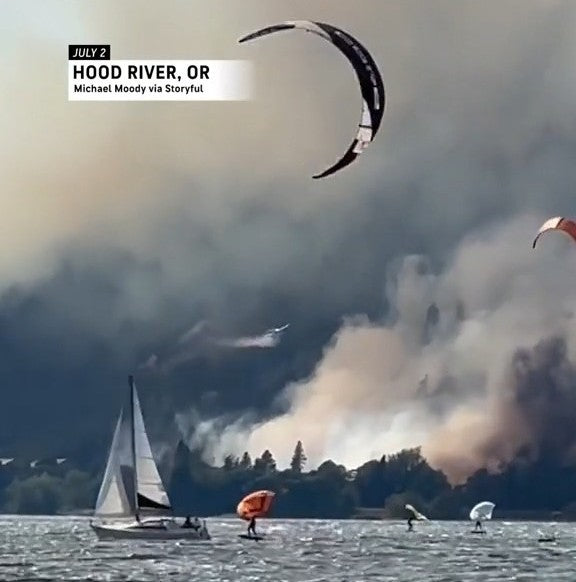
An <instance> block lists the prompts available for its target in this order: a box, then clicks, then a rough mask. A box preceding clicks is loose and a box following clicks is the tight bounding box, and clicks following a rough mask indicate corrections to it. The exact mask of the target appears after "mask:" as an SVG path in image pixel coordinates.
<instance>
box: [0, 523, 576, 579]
mask: <svg viewBox="0 0 576 582" xmlns="http://www.w3.org/2000/svg"><path fill="white" fill-rule="evenodd" d="M208 527H209V528H210V532H211V533H212V535H213V538H214V539H213V541H211V542H203V543H198V542H196V543H195V542H120V541H117V542H99V541H98V540H97V539H96V537H95V536H94V534H93V533H92V532H91V530H90V529H89V528H88V521H87V520H86V519H83V518H44V517H42V518H29V517H1V518H0V580H2V581H10V580H58V581H66V580H84V581H92V580H114V581H116V580H138V581H141V582H144V581H148V580H154V581H157V580H162V581H164V580H167V581H172V580H173V581H180V580H186V581H190V580H194V581H195V582H211V581H219V582H227V581H234V582H240V581H251V582H260V581H271V582H272V581H273V582H283V581H286V582H312V581H324V580H329V581H330V582H361V581H364V580H366V581H376V580H378V581H408V580H409V581H410V582H422V581H435V582H440V581H442V582H452V581H453V582H464V581H469V580H482V582H491V581H493V580H498V581H500V580H543V581H556V580H566V581H570V582H574V581H576V561H575V560H576V524H566V523H561V524H542V523H538V524H536V523H507V522H491V523H489V524H488V528H487V529H488V533H487V535H485V536H481V535H471V534H470V533H469V532H470V530H471V529H472V528H471V524H470V523H469V522H437V523H429V524H421V523H418V524H416V531H414V532H412V533H408V532H406V525H405V524H404V523H403V522H393V521H392V522H390V521H382V522H374V521H314V520H268V521H266V522H264V521H262V523H261V525H260V524H259V527H260V529H261V530H262V531H263V532H265V533H266V534H267V535H268V537H267V539H266V540H265V541H264V542H253V541H243V540H241V539H239V538H238V537H237V535H236V534H237V533H239V532H241V531H242V530H243V524H242V523H240V522H239V521H238V520H208ZM539 531H544V532H554V533H555V534H556V536H557V541H556V542H554V543H547V544H545V543H538V535H539Z"/></svg>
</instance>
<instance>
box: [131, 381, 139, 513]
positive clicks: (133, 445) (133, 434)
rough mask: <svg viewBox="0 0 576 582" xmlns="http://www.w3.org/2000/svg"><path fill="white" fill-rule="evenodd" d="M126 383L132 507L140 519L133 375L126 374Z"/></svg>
mask: <svg viewBox="0 0 576 582" xmlns="http://www.w3.org/2000/svg"><path fill="white" fill-rule="evenodd" d="M128 383H129V384H130V420H131V426H130V435H131V436H130V443H131V445H130V448H131V453H132V466H133V467H134V479H133V485H134V507H135V512H136V521H140V512H139V511H138V510H139V507H138V464H137V462H136V423H135V421H134V392H135V390H136V388H135V386H134V376H132V375H130V376H128Z"/></svg>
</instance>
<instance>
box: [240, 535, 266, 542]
mask: <svg viewBox="0 0 576 582" xmlns="http://www.w3.org/2000/svg"><path fill="white" fill-rule="evenodd" d="M238 537H239V538H242V539H243V540H254V541H255V542H259V541H262V540H263V539H264V536H259V535H255V536H249V535H248V534H238Z"/></svg>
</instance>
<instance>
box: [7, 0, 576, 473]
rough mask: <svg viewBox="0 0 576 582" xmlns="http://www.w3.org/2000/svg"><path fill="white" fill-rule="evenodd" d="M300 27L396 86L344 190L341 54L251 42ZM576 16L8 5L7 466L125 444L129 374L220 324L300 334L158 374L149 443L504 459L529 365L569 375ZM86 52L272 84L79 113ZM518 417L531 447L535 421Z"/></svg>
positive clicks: (526, 10) (353, 102)
mask: <svg viewBox="0 0 576 582" xmlns="http://www.w3.org/2000/svg"><path fill="white" fill-rule="evenodd" d="M218 4H221V6H220V7H219V8H218V7H215V5H218ZM520 14H521V18H520V17H519V15H520ZM287 19H312V20H320V21H325V22H329V23H332V24H334V25H335V26H339V27H341V28H343V29H345V30H347V31H349V32H350V33H352V34H353V35H355V36H356V37H357V38H358V39H359V40H360V41H361V42H362V44H363V45H364V46H366V47H367V49H368V50H369V51H370V52H371V54H372V55H373V57H374V58H375V60H376V62H377V63H378V64H379V67H380V69H381V72H382V76H383V78H384V83H385V87H386V95H387V103H386V111H385V113H384V118H383V122H382V126H381V129H380V133H379V134H378V136H377V138H376V139H375V141H374V142H373V143H372V144H371V146H370V147H369V148H368V150H367V151H366V152H364V153H363V154H362V156H360V158H359V159H358V160H357V161H356V162H355V163H354V164H353V165H351V166H350V167H348V168H346V170H344V171H342V172H339V173H338V174H336V175H334V176H332V177H330V178H327V179H324V180H319V181H313V180H311V179H310V176H311V175H312V173H314V172H315V171H316V170H317V169H318V168H321V167H324V166H328V165H329V164H330V163H332V162H333V161H335V160H336V159H337V158H338V156H339V155H340V154H341V153H342V151H343V148H345V147H346V146H347V144H348V143H349V141H350V139H351V137H352V136H353V135H354V133H355V131H356V126H357V122H358V117H359V114H360V96H359V91H358V87H357V84H356V81H355V77H354V73H353V71H352V70H351V68H350V66H349V64H348V63H347V61H346V59H344V58H343V57H342V55H340V54H339V53H338V51H336V50H335V49H334V48H333V47H331V46H330V45H329V44H328V43H326V42H323V41H322V39H319V38H316V37H314V36H313V35H306V34H304V33H301V34H298V33H297V32H292V33H286V34H282V35H280V34H279V35H276V36H275V37H270V38H265V39H259V40H258V41H256V42H254V43H251V44H250V46H248V45H246V46H243V45H238V44H237V42H236V41H237V39H238V38H239V37H240V36H242V35H244V34H247V33H249V32H251V31H253V30H256V29H258V28H261V27H262V26H266V25H268V24H273V23H276V22H280V21H282V20H287ZM575 20H576V8H575V7H574V6H573V3H571V2H569V1H565V2H564V1H552V0H550V1H546V2H536V1H534V2H532V1H525V0H522V1H520V0H518V1H511V2H507V3H506V4H505V5H502V4H501V3H499V2H496V1H488V2H483V3H482V4H480V3H472V2H466V1H458V0H450V1H449V0H434V1H432V2H428V3H426V4H424V3H423V2H416V1H404V2H388V1H386V2H383V1H380V0H374V1H372V2H369V1H361V2H356V3H354V4H351V3H349V2H344V1H342V2H340V1H334V2H331V3H329V4H328V3H325V2H319V1H311V0H306V1H304V0H298V1H295V2H292V3H291V4H290V6H289V7H287V6H286V4H285V3H283V2H277V1H264V0H262V1H259V0H250V1H245V2H243V3H242V4H241V5H239V6H235V5H234V6H231V5H230V4H224V3H219V2H216V3H215V2H212V3H211V4H210V7H209V8H208V7H207V4H206V3H204V2H189V3H186V4H182V3H180V2H167V3H165V2H164V3H156V4H148V5H146V6H144V5H142V4H140V3H136V2H134V1H128V2H123V3H122V4H120V5H119V4H118V3H114V2H111V1H104V2H100V3H98V4H97V5H91V6H88V5H82V4H79V3H75V2H72V1H60V2H51V1H50V2H45V1H43V2H40V1H29V0H26V1H23V2H19V3H15V2H14V3H3V4H2V6H1V7H0V32H1V34H0V49H1V50H0V53H1V54H2V56H1V57H0V59H1V60H0V74H1V75H2V77H3V83H2V84H1V86H0V103H1V107H0V120H1V122H0V124H1V126H2V128H3V131H2V134H1V135H0V153H1V154H2V172H0V200H1V202H2V205H3V209H2V213H1V214H0V216H2V222H3V225H2V226H3V228H2V231H3V244H2V246H1V247H0V290H1V292H2V296H1V299H0V346H2V358H0V384H1V386H2V390H3V394H4V405H3V407H2V410H1V412H0V426H1V427H2V428H1V429H0V430H1V432H0V452H2V454H4V453H5V454H6V455H7V456H11V455H12V454H16V453H18V452H19V450H33V449H35V448H38V447H40V448H45V449H48V450H42V451H39V452H38V453H34V456H42V455H45V454H51V453H53V454H58V455H60V454H68V453H69V450H68V448H71V447H73V445H72V444H71V443H73V444H74V446H76V445H77V446H78V447H80V446H81V445H82V443H94V442H95V441H98V442H100V441H101V442H102V447H104V442H105V441H106V439H107V438H108V435H109V434H110V430H111V426H112V422H113V417H114V415H115V414H116V413H117V407H118V406H119V404H120V402H121V394H122V392H123V390H125V385H126V377H127V374H128V373H130V372H132V371H134V370H136V369H137V367H138V366H139V365H140V364H141V363H142V362H143V361H146V359H147V358H148V357H149V356H150V355H151V354H160V355H161V354H167V353H169V352H170V350H171V346H174V344H175V342H177V340H178V338H179V337H181V335H182V334H184V333H185V332H186V331H187V330H189V329H190V328H191V327H192V326H194V325H195V324H197V323H198V322H199V321H202V320H208V321H210V322H214V325H216V326H217V327H218V329H219V330H221V332H222V333H223V334H225V335H226V336H227V337H245V336H251V335H256V334H258V333H261V331H262V330H263V329H268V328H270V327H275V326H278V325H281V324H283V323H284V322H289V323H291V327H290V328H289V330H287V333H286V335H285V337H283V339H282V342H281V343H280V345H279V346H278V347H277V348H275V349H273V350H264V351H263V350H259V351H258V350H256V351H250V350H245V351H244V350H243V351H242V352H234V353H230V352H229V351H221V350H216V349H208V350H204V351H201V353H199V354H198V356H195V357H193V358H191V359H186V360H185V361H183V362H182V364H181V365H178V366H175V367H173V368H172V369H171V370H170V371H169V373H163V374H158V373H157V374H154V373H152V372H151V371H141V372H137V382H138V385H139V386H140V388H141V393H142V394H141V397H142V402H143V407H144V413H145V415H146V416H147V418H148V417H150V419H149V422H150V424H151V427H152V436H153V438H154V440H155V442H157V443H166V442H172V441H173V440H174V439H175V438H177V436H178V434H179V433H180V432H181V431H184V432H185V433H186V436H187V438H190V439H192V440H194V438H196V437H195V434H196V433H195V431H196V428H195V426H196V425H197V424H198V422H201V423H203V425H202V426H203V427H204V429H203V430H204V432H203V433H202V434H204V435H207V436H206V438H205V441H206V443H205V444H207V446H208V445H209V446H208V448H209V449H210V451H209V452H210V454H214V455H221V454H223V453H224V452H225V451H226V450H229V449H242V448H243V447H249V448H250V449H251V452H254V453H259V452H261V449H263V448H265V447H270V448H271V449H272V451H273V452H274V453H275V454H277V455H278V457H279V459H280V460H281V461H282V460H284V461H285V459H286V458H287V456H288V455H289V453H290V449H291V448H292V447H293V444H294V442H295V441H296V440H297V439H298V438H302V439H303V440H304V444H305V446H306V447H307V448H308V450H309V451H308V452H309V458H310V459H311V461H312V462H319V461H321V460H323V458H325V457H327V456H332V457H333V458H335V460H338V461H345V462H346V463H349V464H353V463H360V462H362V461H363V460H366V459H368V458H370V457H371V456H374V455H377V456H380V455H381V454H382V453H384V452H394V450H395V449H396V448H398V447H402V446H412V445H417V444H421V445H422V446H423V450H424V452H425V454H426V455H427V456H428V458H429V460H430V461H431V462H432V463H435V464H436V465H437V466H438V467H440V468H443V469H445V470H446V471H448V472H452V475H453V478H454V479H459V478H461V477H462V475H465V474H466V473H469V472H470V471H472V470H474V469H476V468H480V467H482V466H485V465H486V464H487V463H489V462H492V461H491V460H492V457H493V456H491V455H484V454H481V453H478V451H482V450H484V448H483V447H484V444H485V443H484V439H487V441H486V442H488V440H490V442H492V441H491V439H494V438H496V441H497V443H498V442H499V440H498V438H497V435H498V434H499V432H498V431H499V428H498V427H497V426H496V424H497V419H499V418H502V417H501V416H500V415H499V413H498V414H496V413H494V410H498V411H500V410H501V401H502V399H503V398H505V396H504V395H505V394H507V390H509V389H510V385H511V384H510V383H511V382H512V380H511V379H510V374H509V370H510V366H512V365H513V362H514V361H515V359H514V358H516V357H517V356H516V355H515V354H517V353H518V350H522V349H525V350H531V349H534V346H536V345H538V343H539V342H541V341H544V340H546V339H549V338H550V337H556V338H560V339H559V340H558V341H563V342H564V345H565V350H566V351H565V358H566V359H567V361H568V362H572V361H573V351H574V349H573V340H572V336H571V329H570V326H569V325H568V324H567V321H569V318H568V316H567V313H570V312H571V310H572V309H573V307H574V301H575V300H576V296H575V295H574V293H573V292H572V291H571V288H572V285H571V281H572V278H571V274H572V273H573V272H574V267H576V264H575V261H574V258H573V257H572V256H571V255H570V252H569V249H568V248H566V246H563V245H562V243H559V242H557V243H555V242H553V241H549V240H547V241H544V240H543V241H542V245H541V248H539V249H537V251H536V252H534V251H532V249H531V248H530V242H531V238H532V236H533V234H534V229H536V228H537V226H538V224H539V221H540V220H542V219H544V218H545V217H547V216H551V215H563V214H567V215H570V214H571V213H573V212H574V210H573V206H574V203H573V195H572V188H573V184H574V183H575V182H576V181H575V178H576V168H575V166H574V164H573V159H574V154H576V108H575V107H574V103H575V102H576V99H575V97H576V95H575V94H576V73H575V70H574V67H573V58H572V56H573V54H574V50H575V48H576V47H575V46H574V44H575V43H576V41H575V40H574V35H573V34H572V30H573V27H574V24H575ZM71 42H77V43H98V42H106V43H109V44H111V46H112V57H113V58H158V59H170V58H181V59H184V58H186V59H188V58H201V59H204V58H207V59H218V58H231V59H232V58H233V59H248V60H251V61H252V62H253V64H254V67H255V71H256V74H255V97H254V99H253V100H252V101H251V102H248V103H70V102H68V101H67V100H66V99H67V97H66V96H67V87H66V77H65V71H66V61H65V59H66V54H67V50H66V49H67V46H66V45H67V44H68V43H71ZM272 80H273V82H271V81H272ZM432 306H434V307H432ZM430 313H435V315H434V316H431V315H430ZM426 374H428V375H429V377H430V390H431V392H432V393H434V394H436V400H434V404H433V405H432V400H433V399H434V397H433V396H431V397H430V398H429V399H428V400H426V399H424V400H422V399H420V400H418V399H417V398H415V397H414V394H413V391H416V390H417V386H418V383H419V382H420V380H421V379H422V377H424V376H425V375H426ZM447 379H448V380H447ZM447 386H450V387H449V388H446V387H447ZM441 395H443V396H441ZM515 410H516V409H515ZM512 416H513V417H514V418H518V420H517V422H518V426H519V427H520V428H519V431H518V434H519V435H520V436H518V439H517V440H518V446H521V445H522V444H525V443H528V442H530V443H531V442H532V441H533V440H534V439H533V437H532V433H531V426H532V424H534V423H536V424H537V423H538V421H537V420H536V419H533V420H531V421H530V422H528V421H526V415H524V416H522V415H516V416H515V415H512ZM512 416H509V417H506V418H512ZM529 416H530V415H528V417H529ZM175 418H176V420H175ZM471 426H472V427H473V428H474V427H478V430H477V431H476V430H472V431H471V432H472V433H473V434H474V435H475V436H474V438H475V439H476V440H475V442H474V443H471V444H470V445H469V446H468V447H466V446H463V447H449V450H446V448H445V447H444V448H443V447H442V443H445V442H446V439H445V438H444V435H446V434H450V435H451V434H460V432H459V431H460V430H466V428H470V427H471ZM206 427H208V428H206ZM210 427H218V428H217V430H213V431H212V433H211V432H210ZM368 429H369V430H368ZM520 429H521V430H520ZM375 431H376V433H377V434H378V435H379V437H378V438H377V439H373V438H371V436H372V435H373V434H374V432H375ZM538 433H539V434H540V433H541V431H540V430H539V431H538ZM71 435H74V439H71ZM494 435H496V437H495V436H494ZM203 438H204V437H203ZM86 446H88V445H86ZM494 446H495V447H496V445H494ZM67 447H68V448H67ZM63 448H64V449H66V450H62V449H63ZM496 448H498V447H496ZM512 448H513V447H512ZM512 448H510V450H507V449H506V447H504V449H506V450H503V451H500V450H499V452H498V455H496V456H499V457H502V458H503V459H504V460H506V458H508V457H509V456H510V455H513V454H515V451H514V450H512ZM56 449H58V450H56ZM455 467H456V468H455ZM460 467H464V468H463V469H460Z"/></svg>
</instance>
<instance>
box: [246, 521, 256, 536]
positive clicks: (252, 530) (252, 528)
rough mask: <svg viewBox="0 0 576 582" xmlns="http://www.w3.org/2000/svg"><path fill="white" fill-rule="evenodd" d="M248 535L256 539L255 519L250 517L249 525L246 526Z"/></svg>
mask: <svg viewBox="0 0 576 582" xmlns="http://www.w3.org/2000/svg"><path fill="white" fill-rule="evenodd" d="M248 535H249V536H252V535H253V536H254V537H256V518H255V517H252V519H250V523H249V524H248Z"/></svg>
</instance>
